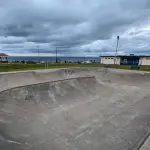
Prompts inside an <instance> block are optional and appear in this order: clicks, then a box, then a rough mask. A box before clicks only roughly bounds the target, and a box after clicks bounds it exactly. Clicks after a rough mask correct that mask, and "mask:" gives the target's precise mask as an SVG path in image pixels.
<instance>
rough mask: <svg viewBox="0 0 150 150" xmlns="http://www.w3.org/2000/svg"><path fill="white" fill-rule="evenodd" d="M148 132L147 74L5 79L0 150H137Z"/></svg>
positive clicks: (50, 73)
mask: <svg viewBox="0 0 150 150" xmlns="http://www.w3.org/2000/svg"><path fill="white" fill-rule="evenodd" d="M149 127H150V73H148V72H138V71H129V70H117V69H107V68H97V69H96V68H88V69H87V68H86V69H85V68H84V69H82V68H74V69H55V70H38V71H24V72H14V73H1V74H0V150H137V149H140V148H141V146H142V145H143V144H144V142H145V140H146V139H147V138H148V137H149V133H150V130H149ZM149 148H150V147H149ZM142 150H147V149H146V148H145V149H144V148H143V149H142Z"/></svg>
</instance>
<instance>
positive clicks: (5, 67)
mask: <svg viewBox="0 0 150 150" xmlns="http://www.w3.org/2000/svg"><path fill="white" fill-rule="evenodd" d="M73 67H104V65H102V64H49V65H48V67H47V68H45V64H0V72H9V71H21V70H36V69H55V68H73ZM108 67H109V68H116V69H127V70H130V69H131V67H130V66H120V65H109V66H108ZM139 70H141V71H150V66H140V67H139Z"/></svg>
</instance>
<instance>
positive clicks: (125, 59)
mask: <svg viewBox="0 0 150 150" xmlns="http://www.w3.org/2000/svg"><path fill="white" fill-rule="evenodd" d="M100 63H101V64H106V65H107V64H108V65H109V64H110V65H111V64H117V65H136V66H137V65H139V66H140V65H142V66H150V56H134V55H129V56H117V57H115V56H101V58H100Z"/></svg>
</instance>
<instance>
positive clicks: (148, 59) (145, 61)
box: [139, 56, 150, 66]
mask: <svg viewBox="0 0 150 150" xmlns="http://www.w3.org/2000/svg"><path fill="white" fill-rule="evenodd" d="M139 65H141V66H150V56H140V60H139Z"/></svg>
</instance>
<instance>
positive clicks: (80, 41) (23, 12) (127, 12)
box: [0, 0, 150, 53]
mask: <svg viewBox="0 0 150 150" xmlns="http://www.w3.org/2000/svg"><path fill="white" fill-rule="evenodd" d="M149 17H150V1H149V0H140V1H137V0H130V1H129V0H111V1H104V0H77V1H74V0H64V1H63V2H62V1H61V0H55V1H53V0H38V1H33V0H14V1H10V0H1V2H0V36H1V37H3V38H4V39H5V38H6V37H8V38H9V37H14V38H24V40H20V41H19V40H16V41H15V40H14V39H13V40H12V42H11V41H10V40H9V41H7V40H3V39H2V40H1V42H0V43H3V44H12V47H13V44H14V43H18V44H20V43H22V45H24V43H26V45H27V46H26V45H24V46H22V47H25V46H26V48H27V49H29V46H30V43H34V44H35V45H37V44H42V46H43V45H44V44H47V43H49V44H50V45H51V49H53V47H55V46H68V45H69V46H70V47H78V49H79V51H77V50H76V51H77V52H78V53H80V52H81V51H85V52H88V53H93V52H96V51H106V52H108V51H113V50H114V43H109V41H110V40H112V39H113V37H114V36H117V35H118V34H119V35H120V36H121V35H122V34H123V33H125V32H126V31H127V30H128V29H130V28H133V27H136V28H138V29H139V28H140V26H144V25H145V24H146V23H147V20H149ZM140 32H141V31H137V32H135V31H134V32H130V33H129V34H126V37H124V40H123V41H122V43H121V44H122V45H123V46H122V47H124V49H123V50H122V51H124V50H125V49H128V48H131V47H130V45H128V44H126V43H127V40H126V39H128V37H132V36H135V35H137V34H140ZM142 33H143V31H142ZM142 37H143V38H144V39H145V38H146V39H147V40H145V42H147V41H148V40H150V37H145V36H144V35H142V36H141V38H142ZM136 38H137V37H134V38H133V39H132V40H135V39H136ZM98 40H100V41H101V43H100V44H99V45H98V46H99V47H98V48H96V49H95V47H92V46H93V45H92V43H93V42H95V41H98ZM107 41H108V42H107ZM143 42H144V41H143ZM28 43H29V44H28ZM87 44H91V45H89V48H90V50H89V49H86V48H84V49H83V48H82V46H84V45H87ZM110 44H112V46H110ZM146 44H147V43H145V45H146ZM32 46H33V45H32ZM5 47H7V46H6V45H5ZM43 47H44V46H43ZM136 48H137V44H136V42H134V44H133V46H132V50H133V49H136ZM48 49H49V47H47V48H46V50H45V49H44V48H42V51H43V52H44V53H46V52H47V50H48ZM137 49H138V48H137ZM143 49H147V48H145V47H144V48H143ZM23 50H24V49H23ZM69 50H70V52H71V53H73V51H72V49H71V48H70V49H69ZM30 51H31V52H33V51H32V50H30ZM66 51H67V50H66ZM61 52H63V51H61Z"/></svg>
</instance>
